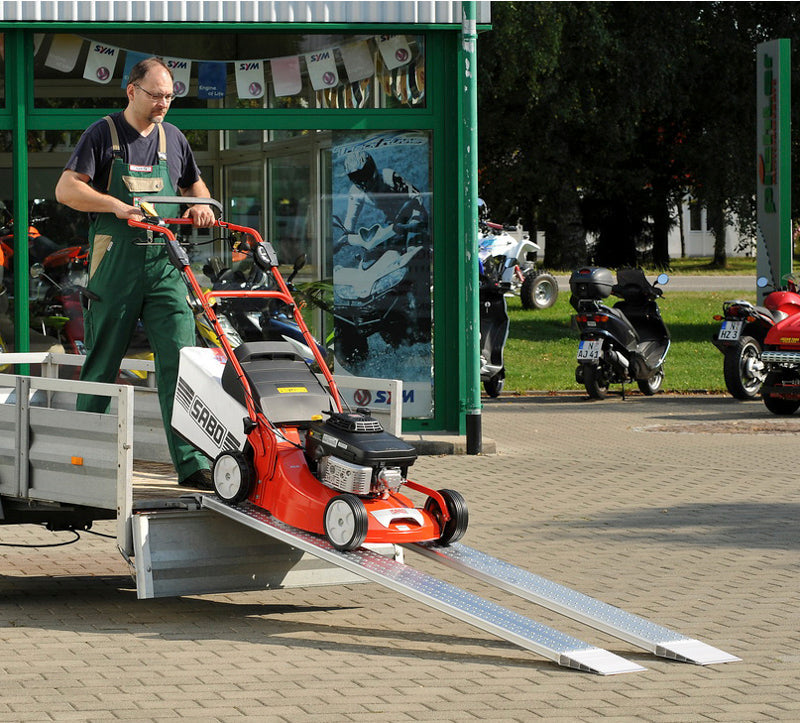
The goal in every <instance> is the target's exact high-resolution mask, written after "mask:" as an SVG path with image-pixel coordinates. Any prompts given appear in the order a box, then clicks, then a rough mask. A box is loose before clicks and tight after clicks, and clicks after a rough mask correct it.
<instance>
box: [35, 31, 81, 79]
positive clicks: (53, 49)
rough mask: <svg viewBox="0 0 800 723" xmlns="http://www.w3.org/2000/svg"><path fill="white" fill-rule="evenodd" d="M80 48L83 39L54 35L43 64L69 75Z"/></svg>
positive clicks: (74, 36) (73, 36)
mask: <svg viewBox="0 0 800 723" xmlns="http://www.w3.org/2000/svg"><path fill="white" fill-rule="evenodd" d="M82 47H83V39H82V38H79V37H77V36H76V35H54V36H53V42H52V43H50V50H49V51H48V53H47V60H45V61H44V64H45V65H46V66H47V67H48V68H53V69H54V70H60V71H61V72H62V73H71V72H72V70H73V69H74V68H75V63H77V62H78V56H79V55H80V52H81V48H82Z"/></svg>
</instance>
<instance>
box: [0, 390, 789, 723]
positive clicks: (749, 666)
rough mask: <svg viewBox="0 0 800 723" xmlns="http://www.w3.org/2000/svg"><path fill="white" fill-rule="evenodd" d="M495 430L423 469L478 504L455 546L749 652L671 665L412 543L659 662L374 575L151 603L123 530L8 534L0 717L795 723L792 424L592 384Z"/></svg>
mask: <svg viewBox="0 0 800 723" xmlns="http://www.w3.org/2000/svg"><path fill="white" fill-rule="evenodd" d="M482 422H483V431H484V434H485V436H486V437H487V438H491V439H492V440H493V441H494V442H495V444H496V448H497V453H496V454H491V455H485V456H462V455H451V456H439V457H422V458H420V459H419V460H418V461H417V463H416V464H415V465H414V467H413V473H414V474H413V477H414V478H415V479H417V480H419V481H420V482H424V483H425V484H429V485H432V486H435V487H451V488H454V489H458V490H460V491H461V492H462V493H463V494H464V496H465V497H466V498H467V500H468V502H469V506H470V528H469V531H468V533H467V536H466V537H465V540H464V542H466V543H467V544H469V545H470V546H472V547H476V548H479V549H481V550H483V551H485V552H487V553H489V554H491V555H494V556H497V557H500V558H503V559H505V560H508V561H510V562H513V563H515V564H517V565H520V566H522V567H525V568H527V569H529V570H531V571H533V572H535V573H537V574H539V575H542V576H544V577H546V578H549V579H551V580H555V581H557V582H560V583H562V584H565V585H568V586H570V587H573V588H575V589H577V590H580V591H581V592H584V593H586V594H589V595H592V596H594V597H598V598H600V599H602V600H605V601H606V602H609V603H612V604H614V605H617V606H619V607H621V608H623V609H625V610H628V611H631V612H634V613H637V614H639V615H642V616H644V617H646V618H648V619H650V620H653V621H654V622H657V623H660V624H662V625H665V626H667V627H670V628H673V629H675V630H677V631H679V632H680V633H682V634H684V635H689V636H691V637H695V638H697V639H699V640H702V641H704V642H706V643H709V644H711V645H713V646H715V647H718V648H721V649H722V650H724V651H727V652H729V653H732V654H734V655H736V656H739V657H740V658H742V661H741V662H737V663H729V664H724V665H715V666H707V667H701V666H695V665H687V664H683V663H677V662H673V661H669V660H665V659H661V658H657V657H655V656H653V655H650V654H649V653H647V652H645V651H642V650H639V649H638V648H636V647H634V646H633V645H631V644H629V643H626V642H624V641H621V640H618V639H616V638H612V637H610V636H608V635H606V634H603V633H599V632H596V631H593V630H592V629H591V628H588V627H586V626H584V625H580V624H578V623H575V622H572V621H570V620H568V619H566V618H564V617H561V616H559V615H555V614H553V613H550V612H548V611H546V610H544V609H543V608H540V607H538V606H536V605H533V604H531V603H527V602H525V601H522V600H517V599H514V598H513V597H512V596H510V595H508V594H506V593H504V592H502V591H498V590H495V589H493V588H490V587H487V586H485V585H483V584H481V583H478V582H475V581H470V580H469V579H468V578H465V577H463V576H461V575H459V574H457V573H455V572H452V571H448V570H445V569H439V568H437V567H434V566H433V563H431V562H429V561H427V560H425V559H423V558H419V557H418V556H416V555H413V554H412V553H407V556H406V559H407V562H409V563H413V564H414V565H415V566H418V567H420V568H421V569H424V570H427V571H431V572H435V573H436V574H438V575H439V576H441V577H443V578H444V579H447V580H448V581H451V582H454V583H456V584H458V585H460V586H463V587H465V588H467V589H470V590H472V591H474V592H477V593H478V594H481V595H483V596H485V597H487V598H488V599H490V600H493V601H496V602H499V603H501V604H502V605H504V606H507V607H509V608H512V609H514V610H518V611H520V612H523V613H524V614H526V615H529V616H531V617H533V618H534V619H535V620H538V621H540V622H542V623H545V624H547V625H551V626H552V627H555V628H557V629H559V630H561V631H563V632H566V633H569V634H571V635H574V636H575V637H577V638H580V639H582V640H585V641H587V642H590V643H592V644H595V645H598V646H600V647H604V648H606V649H608V650H610V651H612V652H614V653H616V654H618V655H621V656H623V657H625V658H628V659H630V660H633V661H635V662H637V663H639V664H640V665H642V666H644V667H645V668H646V669H647V670H646V671H644V672H640V673H630V674H625V675H616V676H598V675H593V674H589V673H582V672H577V671H574V670H570V669H566V668H562V667H559V666H557V665H555V664H554V663H552V662H550V661H549V660H546V659H544V658H542V657H539V656H537V655H536V654H534V653H530V652H527V651H524V650H522V649H518V648H516V647H514V646H512V645H511V644H509V643H506V642H504V641H502V640H498V639H496V638H494V637H493V636H491V635H489V634H487V633H484V632H482V631H480V630H477V629H475V628H473V627H471V626H469V625H467V624H465V623H462V622H461V621H459V620H456V619H453V618H450V617H447V616H445V615H443V614H441V613H439V612H437V611H435V610H432V609H429V608H427V607H425V606H423V605H421V604H419V603H417V602H413V601H409V600H407V599H405V598H402V597H398V596H397V595H396V594H395V593H392V592H391V591H389V590H387V589H384V588H382V587H380V586H379V585H376V584H373V583H366V584H360V585H349V586H338V587H319V588H305V589H300V590H281V591H274V592H248V593H231V594H225V595H206V596H196V597H186V598H170V599H157V600H137V599H136V594H135V586H134V584H133V582H132V580H131V577H130V575H129V571H128V569H127V565H126V563H125V562H124V560H123V559H122V558H121V557H120V555H119V554H118V552H117V551H116V547H115V541H114V540H113V539H110V538H109V537H102V536H98V535H93V534H86V533H84V534H82V535H81V536H80V539H79V540H77V541H75V542H74V543H73V544H66V545H64V546H60V547H29V546H32V545H46V544H53V543H56V542H62V541H64V542H67V541H70V540H71V539H73V538H74V537H75V536H74V535H73V534H71V533H68V532H60V533H51V532H48V531H47V530H44V529H43V528H40V527H35V526H20V527H0V543H3V544H4V545H10V544H17V545H24V546H25V547H7V546H4V547H0V645H1V647H0V650H2V655H1V656H0V721H51V720H80V721H109V720H128V719H129V720H137V721H161V720H171V719H188V720H192V721H228V720H237V719H239V718H245V717H250V718H254V719H257V720H259V721H276V722H277V721H290V722H292V723H294V722H296V721H317V720H318V721H326V722H330V721H362V720H364V721H366V720H369V721H468V720H491V721H530V720H533V719H537V718H542V719H548V720H565V721H568V720H569V721H594V720H597V719H600V718H603V719H610V720H617V721H769V720H786V721H795V720H800V625H799V624H798V620H800V609H799V607H800V606H798V599H799V598H800V594H799V593H800V582H798V575H799V573H800V564H799V563H800V533H799V532H798V519H800V496H799V495H798V492H797V489H798V479H797V471H796V470H797V456H798V444H797V441H798V440H797V435H798V432H800V424H798V425H795V424H793V422H792V419H791V418H788V419H779V418H777V417H773V416H772V415H771V414H769V413H768V412H767V411H766V410H765V408H764V406H763V404H761V403H760V402H746V403H742V402H736V401H734V400H732V399H730V398H727V397H714V396H664V395H659V396H657V397H655V398H645V397H641V396H629V397H628V398H627V399H625V400H622V399H621V398H619V397H618V396H615V397H612V398H610V399H608V400H605V401H603V402H589V401H587V400H586V399H585V397H584V396H582V395H579V394H575V395H557V396H544V395H543V396H532V397H519V398H501V399H499V400H489V401H487V403H486V406H485V408H484V410H483V415H482ZM798 422H800V418H798ZM137 482H138V484H140V485H153V484H155V485H158V484H161V485H162V486H170V485H171V484H172V482H171V480H170V479H168V478H165V479H159V478H158V475H153V474H150V475H149V476H148V475H147V474H145V475H140V476H139V477H138V478H137ZM176 489H177V488H176ZM95 531H96V532H99V533H102V534H105V535H113V534H114V526H113V524H112V523H98V524H97V525H96V526H95Z"/></svg>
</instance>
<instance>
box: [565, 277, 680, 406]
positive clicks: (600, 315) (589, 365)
mask: <svg viewBox="0 0 800 723" xmlns="http://www.w3.org/2000/svg"><path fill="white" fill-rule="evenodd" d="M667 281H669V276H667V274H660V275H659V277H658V279H657V281H656V284H660V285H663V284H666V283H667ZM656 284H651V283H650V282H649V281H648V280H647V279H646V278H645V275H644V272H643V271H642V270H641V269H620V270H619V271H618V272H617V283H616V284H614V283H613V277H612V274H611V271H610V270H609V269H604V268H593V267H584V268H581V269H578V270H576V271H574V272H573V273H572V275H571V276H570V280H569V286H570V290H571V291H572V296H571V298H570V304H572V306H573V308H574V309H575V310H576V311H577V312H578V313H577V315H576V317H575V321H576V323H577V325H578V328H579V329H580V332H581V341H580V345H579V347H578V356H577V359H578V368H577V369H576V370H575V380H576V381H577V382H578V383H579V384H583V385H584V386H585V387H586V392H587V393H588V394H589V396H590V397H591V398H592V399H605V398H606V396H608V385H609V384H622V385H623V388H622V393H623V396H624V394H625V387H624V385H625V384H626V383H629V382H633V381H635V382H636V384H637V385H638V386H639V390H640V391H641V392H642V393H643V394H646V395H648V396H651V395H653V394H655V393H656V392H657V391H658V390H659V389H660V388H661V385H662V383H663V381H664V359H665V357H666V356H667V350H668V349H669V331H668V330H667V327H666V325H665V324H664V321H663V319H662V318H661V313H660V312H659V310H658V304H657V303H656V299H657V298H658V297H660V296H661V295H662V291H661V289H660V288H659V286H657V285H656ZM611 294H613V295H614V296H618V297H619V298H620V299H622V300H621V301H618V302H617V303H616V304H615V305H614V307H613V308H611V307H608V306H606V305H605V304H604V303H603V302H602V299H605V298H607V297H608V296H610V295H611Z"/></svg>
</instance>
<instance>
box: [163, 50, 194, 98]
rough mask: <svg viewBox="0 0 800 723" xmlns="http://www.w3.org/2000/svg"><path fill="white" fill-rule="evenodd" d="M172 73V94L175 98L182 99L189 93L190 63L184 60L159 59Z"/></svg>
mask: <svg viewBox="0 0 800 723" xmlns="http://www.w3.org/2000/svg"><path fill="white" fill-rule="evenodd" d="M161 60H163V61H164V62H165V63H166V65H167V67H168V68H169V69H170V70H171V71H172V92H173V93H174V95H175V97H176V98H183V97H184V96H185V95H186V94H187V93H188V92H189V83H190V78H191V74H192V61H191V60H186V59H184V58H161Z"/></svg>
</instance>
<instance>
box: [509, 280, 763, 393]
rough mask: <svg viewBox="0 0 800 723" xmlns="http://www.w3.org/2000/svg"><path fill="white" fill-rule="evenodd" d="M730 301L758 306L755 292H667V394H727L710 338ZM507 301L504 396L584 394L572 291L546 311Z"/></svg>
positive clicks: (662, 302)
mask: <svg viewBox="0 0 800 723" xmlns="http://www.w3.org/2000/svg"><path fill="white" fill-rule="evenodd" d="M731 298H741V299H749V300H750V301H755V293H754V292H753V293H750V292H733V293H732V292H730V291H719V292H708V291H702V292H700V291H697V292H694V291H692V292H674V293H670V291H669V286H667V287H665V289H664V296H663V297H662V299H661V300H660V302H659V308H660V309H661V315H662V316H663V317H664V321H665V323H666V325H667V328H668V329H669V331H670V336H671V338H672V345H671V346H670V349H669V353H668V354H667V359H666V361H665V363H664V375H665V376H664V386H663V389H664V391H679V392H688V391H709V392H724V391H725V382H724V379H723V376H722V354H721V353H720V352H719V351H718V350H717V348H716V347H715V346H714V345H713V344H712V343H711V337H712V335H713V333H714V331H715V330H716V329H717V327H718V326H719V322H717V321H714V319H713V317H714V315H715V314H720V313H721V311H722V302H723V301H725V300H726V299H731ZM613 300H614V297H611V298H610V299H608V300H607V301H608V302H613ZM507 301H508V312H509V317H510V318H511V327H510V331H509V336H508V342H507V344H506V349H505V366H506V381H505V388H504V392H505V393H525V392H529V391H562V390H570V389H575V390H582V389H583V385H579V384H577V383H576V382H575V367H576V366H577V363H576V361H575V355H576V353H577V350H578V339H579V335H578V332H577V330H576V329H574V328H572V326H571V319H572V315H573V314H574V313H575V312H574V309H573V308H572V307H571V306H570V305H569V289H561V293H560V294H559V297H558V300H557V301H556V303H555V305H554V306H552V307H551V308H549V309H544V310H540V309H537V310H532V311H526V310H525V309H523V308H522V306H521V305H520V301H519V299H518V298H516V297H515V298H508V299H507ZM620 388H621V387H619V386H618V385H616V386H612V389H620ZM634 390H635V387H634Z"/></svg>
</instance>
